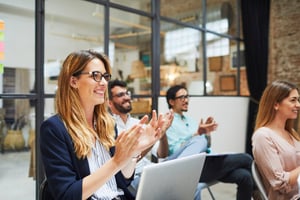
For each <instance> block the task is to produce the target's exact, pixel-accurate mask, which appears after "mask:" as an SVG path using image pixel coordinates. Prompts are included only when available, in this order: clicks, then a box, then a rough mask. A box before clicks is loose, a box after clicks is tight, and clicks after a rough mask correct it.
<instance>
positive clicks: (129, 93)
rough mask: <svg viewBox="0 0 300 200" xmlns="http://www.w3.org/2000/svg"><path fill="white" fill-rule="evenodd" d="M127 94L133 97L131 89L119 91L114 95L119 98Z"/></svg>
mask: <svg viewBox="0 0 300 200" xmlns="http://www.w3.org/2000/svg"><path fill="white" fill-rule="evenodd" d="M125 95H127V96H129V97H131V92H130V91H129V90H127V91H126V92H119V93H117V94H115V95H112V97H118V98H121V97H124V96H125Z"/></svg>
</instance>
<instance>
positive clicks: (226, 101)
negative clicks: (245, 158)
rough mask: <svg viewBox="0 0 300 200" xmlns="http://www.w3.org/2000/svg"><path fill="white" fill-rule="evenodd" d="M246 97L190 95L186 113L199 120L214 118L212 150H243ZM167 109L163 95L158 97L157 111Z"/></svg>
mask: <svg viewBox="0 0 300 200" xmlns="http://www.w3.org/2000/svg"><path fill="white" fill-rule="evenodd" d="M248 104H249V98H248V97H191V98H190V100H189V110H188V112H187V113H186V114H187V115H189V116H191V117H194V118H195V119H196V120H198V121H199V122H200V119H201V118H203V119H204V120H205V119H206V118H207V117H208V116H212V117H214V118H215V120H216V122H217V123H218V124H219V126H218V129H217V130H216V131H215V132H213V133H212V134H211V137H212V150H213V152H217V153H221V152H245V144H246V130H247V113H248ZM167 110H168V106H167V103H166V98H165V97H159V99H158V111H159V113H164V112H166V111H167Z"/></svg>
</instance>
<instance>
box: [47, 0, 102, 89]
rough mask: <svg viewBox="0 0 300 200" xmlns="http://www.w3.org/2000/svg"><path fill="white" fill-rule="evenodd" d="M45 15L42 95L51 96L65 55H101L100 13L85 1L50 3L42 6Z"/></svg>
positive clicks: (99, 8) (52, 0)
mask: <svg viewBox="0 0 300 200" xmlns="http://www.w3.org/2000/svg"><path fill="white" fill-rule="evenodd" d="M70 5H72V6H70ZM45 12H46V14H45V15H46V19H45V65H44V67H45V91H46V93H54V92H55V89H56V87H57V86H56V79H57V75H58V73H59V71H60V67H61V64H62V61H63V60H64V59H65V58H66V56H67V55H68V54H69V53H71V52H73V51H76V50H81V49H95V50H98V51H100V52H103V50H104V46H103V45H104V42H103V41H104V39H103V36H104V28H103V27H104V23H103V22H104V18H103V13H104V11H103V7H102V6H100V5H96V4H94V3H90V2H87V1H80V0H51V1H46V2H45Z"/></svg>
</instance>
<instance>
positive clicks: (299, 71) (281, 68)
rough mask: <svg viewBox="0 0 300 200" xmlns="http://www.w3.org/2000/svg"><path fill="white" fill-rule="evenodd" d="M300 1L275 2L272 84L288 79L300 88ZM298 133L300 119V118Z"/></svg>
mask: <svg viewBox="0 0 300 200" xmlns="http://www.w3.org/2000/svg"><path fill="white" fill-rule="evenodd" d="M299 19H300V1H299V0H292V1H289V0H271V12H270V40H269V42H270V44H269V49H270V50H269V73H268V81H269V82H271V81H273V80H276V79H284V80H288V81H291V82H293V83H295V84H297V85H298V87H299V88H300V20H299ZM297 127H298V132H299V131H300V117H298V123H297Z"/></svg>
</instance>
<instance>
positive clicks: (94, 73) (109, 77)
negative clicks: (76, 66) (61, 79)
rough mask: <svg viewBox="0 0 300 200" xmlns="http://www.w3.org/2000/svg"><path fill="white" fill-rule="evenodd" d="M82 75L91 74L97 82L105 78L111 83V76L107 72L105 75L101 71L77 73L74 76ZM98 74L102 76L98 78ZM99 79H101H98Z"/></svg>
mask: <svg viewBox="0 0 300 200" xmlns="http://www.w3.org/2000/svg"><path fill="white" fill-rule="evenodd" d="M81 74H89V75H91V76H92V77H93V79H94V81H96V82H101V80H102V78H104V79H105V80H106V81H107V82H108V81H110V79H111V74H109V73H107V72H105V73H103V74H102V73H101V72H99V71H92V72H80V73H75V74H74V75H73V76H79V75H81ZM98 74H99V75H100V76H98ZM97 77H99V79H98V78H97Z"/></svg>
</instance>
